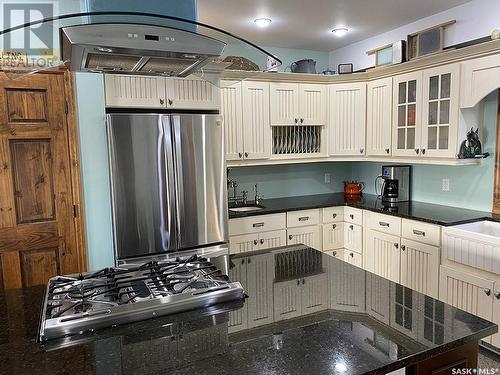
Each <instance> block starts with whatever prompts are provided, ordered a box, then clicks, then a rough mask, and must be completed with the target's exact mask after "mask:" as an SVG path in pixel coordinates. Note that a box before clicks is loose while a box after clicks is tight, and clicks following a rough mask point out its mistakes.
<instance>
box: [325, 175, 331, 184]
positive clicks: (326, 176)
mask: <svg viewBox="0 0 500 375" xmlns="http://www.w3.org/2000/svg"><path fill="white" fill-rule="evenodd" d="M330 182H332V176H331V175H330V173H325V184H329V183H330Z"/></svg>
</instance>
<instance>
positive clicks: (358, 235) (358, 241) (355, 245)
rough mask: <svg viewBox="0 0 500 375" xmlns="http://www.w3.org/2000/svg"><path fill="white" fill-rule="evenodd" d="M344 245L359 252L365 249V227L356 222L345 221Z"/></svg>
mask: <svg viewBox="0 0 500 375" xmlns="http://www.w3.org/2000/svg"><path fill="white" fill-rule="evenodd" d="M344 247H345V248H346V249H348V250H351V251H355V252H357V253H361V252H362V251H363V227H361V226H360V225H356V224H349V223H345V225H344Z"/></svg>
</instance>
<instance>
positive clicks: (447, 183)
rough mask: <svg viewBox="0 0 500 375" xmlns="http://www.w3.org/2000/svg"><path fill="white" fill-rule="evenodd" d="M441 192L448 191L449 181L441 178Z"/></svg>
mask: <svg viewBox="0 0 500 375" xmlns="http://www.w3.org/2000/svg"><path fill="white" fill-rule="evenodd" d="M442 190H443V191H450V180H449V179H448V178H443V183H442Z"/></svg>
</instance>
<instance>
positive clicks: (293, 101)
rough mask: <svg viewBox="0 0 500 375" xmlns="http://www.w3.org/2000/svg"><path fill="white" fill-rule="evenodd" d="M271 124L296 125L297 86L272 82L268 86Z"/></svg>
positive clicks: (297, 113) (297, 119)
mask: <svg viewBox="0 0 500 375" xmlns="http://www.w3.org/2000/svg"><path fill="white" fill-rule="evenodd" d="M270 90H271V92H270V100H271V102H270V104H271V124H272V125H278V126H279V125H297V124H298V121H299V85H298V84H297V83H283V82H272V83H271V84H270Z"/></svg>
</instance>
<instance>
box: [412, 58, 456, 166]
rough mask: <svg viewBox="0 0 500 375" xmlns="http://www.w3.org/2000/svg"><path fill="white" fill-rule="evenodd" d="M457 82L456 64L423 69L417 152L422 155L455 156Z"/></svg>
mask: <svg viewBox="0 0 500 375" xmlns="http://www.w3.org/2000/svg"><path fill="white" fill-rule="evenodd" d="M459 84H460V65H459V64H451V65H444V66H440V67H438V68H433V69H427V70H424V72H423V90H422V91H423V92H422V98H423V99H422V113H423V114H422V143H421V146H420V154H421V155H422V156H424V157H456V155H457V142H458V112H459V109H458V104H459V103H458V98H459V94H460V86H459ZM464 135H465V134H464Z"/></svg>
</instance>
